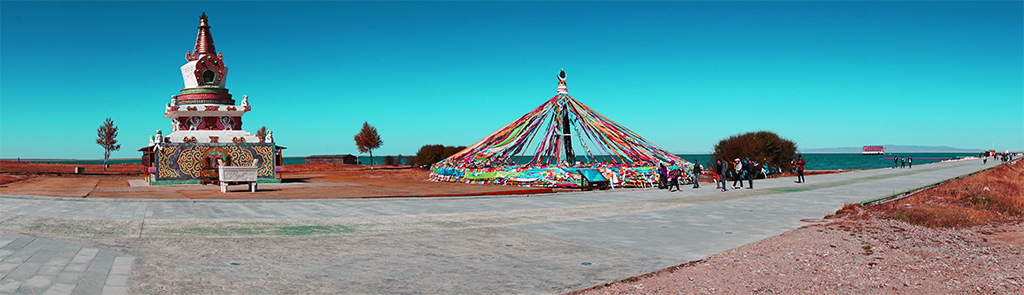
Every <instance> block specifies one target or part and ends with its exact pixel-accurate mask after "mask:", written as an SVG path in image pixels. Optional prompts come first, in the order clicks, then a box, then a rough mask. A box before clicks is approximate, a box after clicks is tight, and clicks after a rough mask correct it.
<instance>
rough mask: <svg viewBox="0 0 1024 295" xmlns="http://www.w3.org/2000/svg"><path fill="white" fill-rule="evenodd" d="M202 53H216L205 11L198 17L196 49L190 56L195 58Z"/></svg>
mask: <svg viewBox="0 0 1024 295" xmlns="http://www.w3.org/2000/svg"><path fill="white" fill-rule="evenodd" d="M203 54H209V55H217V49H215V48H213V35H212V34H210V24H208V23H207V19H206V12H203V15H202V16H200V17H199V35H197V36H196V50H195V54H194V55H192V58H193V60H195V59H196V58H198V57H199V56H200V55H203Z"/></svg>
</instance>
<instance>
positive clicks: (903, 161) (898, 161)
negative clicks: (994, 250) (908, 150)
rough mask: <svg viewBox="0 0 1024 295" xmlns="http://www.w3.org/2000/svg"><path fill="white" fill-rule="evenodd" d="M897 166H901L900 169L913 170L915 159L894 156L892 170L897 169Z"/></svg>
mask: <svg viewBox="0 0 1024 295" xmlns="http://www.w3.org/2000/svg"><path fill="white" fill-rule="evenodd" d="M907 165H910V166H909V168H908V166H907ZM896 166H899V167H900V169H903V168H907V169H913V168H914V157H910V156H907V157H897V156H892V169H896Z"/></svg>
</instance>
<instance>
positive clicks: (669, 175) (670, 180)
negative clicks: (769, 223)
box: [658, 155, 807, 192]
mask: <svg viewBox="0 0 1024 295" xmlns="http://www.w3.org/2000/svg"><path fill="white" fill-rule="evenodd" d="M696 163H697V161H696V160H694V165H693V175H692V178H691V179H683V176H684V173H683V171H682V170H680V169H679V168H676V169H672V170H669V169H668V166H667V165H665V164H664V163H659V164H658V176H659V178H660V179H659V181H658V188H659V189H668V190H670V191H677V190H679V189H680V188H679V184H680V183H682V182H685V181H687V180H689V181H691V182H692V183H693V188H700V181H698V180H697V177H698V176H699V175H701V173H703V172H704V166H701V165H700V164H696ZM671 164H675V163H671ZM806 164H807V161H805V160H804V157H803V155H797V158H796V159H795V160H793V168H794V169H795V170H796V173H797V181H796V182H797V183H803V182H804V181H805V180H804V165H806ZM759 166H761V164H758V163H757V162H754V161H753V160H751V159H750V158H749V157H748V158H746V160H741V159H739V158H736V159H735V160H732V161H729V160H726V159H718V160H716V161H715V167H714V168H715V170H714V171H712V172H713V173H714V178H715V183H716V186H715V188H716V189H721V190H722V191H723V192H724V191H728V188H727V187H726V182H727V181H728V179H729V178H732V180H733V182H732V188H733V189H742V188H743V181H744V180H746V181H747V189H754V178H755V177H756V176H757V174H758V173H764V172H763V171H762V169H761V168H759ZM673 188H675V189H673Z"/></svg>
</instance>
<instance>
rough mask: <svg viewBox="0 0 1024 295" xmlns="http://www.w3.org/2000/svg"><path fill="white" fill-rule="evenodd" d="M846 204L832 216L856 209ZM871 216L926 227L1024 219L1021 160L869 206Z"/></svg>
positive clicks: (973, 224)
mask: <svg viewBox="0 0 1024 295" xmlns="http://www.w3.org/2000/svg"><path fill="white" fill-rule="evenodd" d="M856 207H859V206H858V205H856V204H847V205H846V206H844V207H843V209H840V210H839V211H836V214H834V215H833V216H835V217H843V216H847V215H850V213H851V212H859V210H860V209H858V208H856ZM864 209H866V210H869V211H870V212H871V214H872V215H874V216H877V217H881V218H888V219H897V220H902V221H906V222H908V223H912V224H916V225H921V226H927V227H969V226H975V225H981V224H988V223H993V222H1008V221H1016V220H1022V219H1024V161H1017V162H1014V163H1011V164H1007V165H1001V166H998V167H995V168H992V169H989V170H987V171H984V172H981V173H977V174H974V175H971V176H968V177H965V178H961V179H956V180H952V181H949V182H947V183H944V184H942V185H939V186H938V187H935V188H932V189H929V190H925V191H922V192H919V193H917V194H915V195H912V196H910V197H907V198H904V199H902V200H898V201H894V202H889V203H885V204H882V205H878V206H869V207H865V208H864Z"/></svg>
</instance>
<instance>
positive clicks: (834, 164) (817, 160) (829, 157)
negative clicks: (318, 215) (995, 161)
mask: <svg viewBox="0 0 1024 295" xmlns="http://www.w3.org/2000/svg"><path fill="white" fill-rule="evenodd" d="M803 155H804V160H805V161H807V166H806V168H807V170H836V169H843V170H857V169H876V168H889V167H892V155H885V156H864V155H861V154H803ZM678 156H679V157H681V158H683V159H685V160H687V161H691V162H693V161H696V162H698V163H701V164H703V165H704V167H709V166H710V164H711V155H707V154H696V155H692V154H691V155H687V154H683V155H678ZM896 156H899V157H905V156H911V157H914V164H915V165H923V164H928V163H935V162H939V161H943V160H947V159H955V158H962V157H975V156H978V154H977V153H905V154H896ZM369 159H370V157H369V156H361V157H359V161H360V162H361V163H369ZM886 159H888V160H886ZM22 161H23V162H33V163H51V164H103V160H28V159H23V160H22ZM107 163H109V164H128V163H139V159H111V160H108V161H107ZM303 163H306V158H305V157H284V164H285V165H293V164H303ZM373 163H374V164H383V163H384V156H374V157H373Z"/></svg>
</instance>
